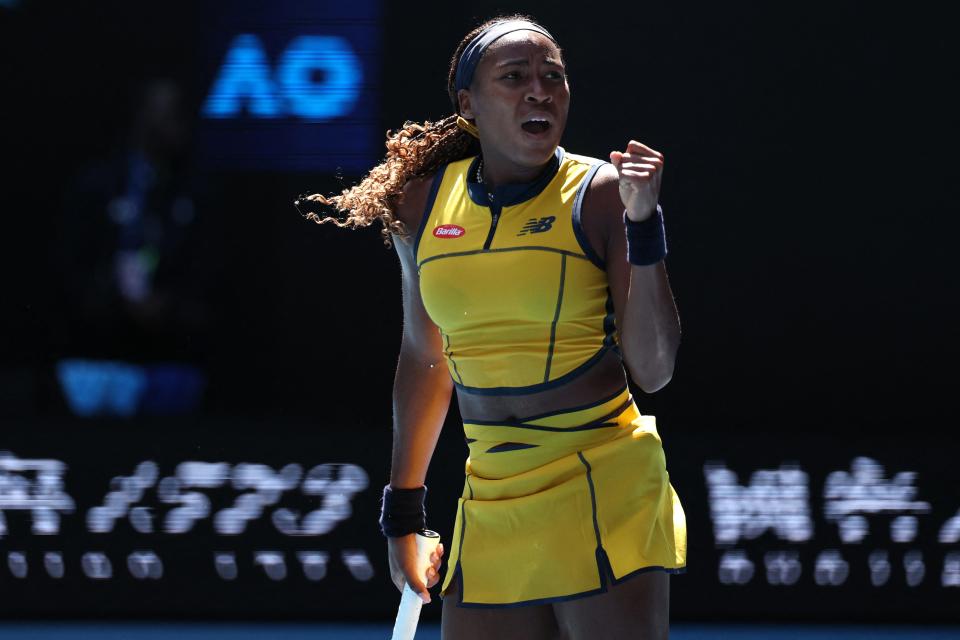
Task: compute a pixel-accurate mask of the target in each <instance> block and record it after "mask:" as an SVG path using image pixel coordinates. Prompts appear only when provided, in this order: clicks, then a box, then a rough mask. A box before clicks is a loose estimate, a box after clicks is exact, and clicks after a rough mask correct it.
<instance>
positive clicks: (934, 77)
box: [0, 0, 960, 640]
mask: <svg viewBox="0 0 960 640" xmlns="http://www.w3.org/2000/svg"><path fill="white" fill-rule="evenodd" d="M500 10H509V11H513V10H517V11H522V12H529V13H530V14H532V15H533V16H534V17H535V18H537V19H538V20H539V21H541V22H543V23H544V24H545V25H546V26H547V27H548V28H549V29H551V31H552V32H553V33H554V34H555V35H556V36H557V38H558V39H559V41H560V44H561V45H562V46H563V48H564V52H565V55H566V57H567V63H568V70H569V74H570V84H571V91H572V104H571V115H570V121H569V124H568V128H567V131H566V133H565V137H564V142H563V146H564V147H565V148H567V149H569V150H571V151H573V152H576V153H581V154H586V155H592V156H595V157H601V158H605V157H607V154H608V152H609V151H610V150H612V149H615V148H621V147H622V146H624V145H625V143H626V141H627V140H629V139H631V138H636V139H639V140H642V141H644V142H646V143H647V144H650V145H651V146H653V147H654V148H657V149H659V150H662V151H663V152H664V153H665V155H666V158H667V166H666V172H665V176H666V177H665V178H664V182H663V193H662V203H663V206H664V209H665V213H666V216H667V230H668V236H669V241H670V250H671V254H670V256H669V257H668V258H667V264H668V268H669V270H670V276H671V282H672V285H673V289H674V292H675V294H676V297H677V304H678V307H679V310H680V315H681V320H682V324H683V331H684V335H683V345H682V347H681V350H680V355H679V361H678V368H677V371H676V375H675V376H674V379H673V380H672V382H671V383H670V384H669V385H668V386H667V387H666V388H665V389H663V390H662V391H660V392H658V393H656V394H655V395H646V394H644V393H643V392H641V391H640V390H639V389H637V390H635V393H636V395H637V403H638V405H639V407H640V409H641V411H642V412H643V413H648V414H654V415H656V416H657V422H658V427H659V430H660V433H661V435H662V437H663V440H664V444H665V447H666V451H667V460H668V468H669V470H670V474H671V479H672V482H673V484H674V486H675V487H676V489H677V491H678V493H679V494H680V496H681V498H682V499H683V501H684V506H685V508H686V511H687V517H688V520H689V526H690V554H689V570H688V573H687V574H686V575H683V576H679V577H677V578H675V579H673V583H672V584H673V587H672V602H671V607H672V619H673V621H674V626H673V635H674V637H676V638H680V639H681V640H682V639H684V638H686V639H693V638H737V639H745V638H761V637H762V638H801V637H803V638H834V637H837V638H839V637H844V638H861V637H862V638H868V637H869V638H948V637H950V638H957V637H960V475H958V470H957V469H958V466H957V457H958V456H957V439H956V436H955V434H954V431H955V423H954V422H953V420H954V419H955V418H951V416H953V415H954V414H955V399H956V391H955V384H956V380H957V376H956V362H957V358H958V356H960V348H958V339H957V331H956V327H957V319H958V314H957V298H958V296H957V295H956V282H957V277H956V276H957V271H956V269H955V268H951V267H949V264H950V263H951V260H952V259H953V258H954V255H955V248H954V244H955V238H956V236H957V231H958V230H960V226H958V223H957V219H956V217H955V215H953V214H951V213H950V211H953V210H954V209H955V203H956V201H957V199H956V195H957V194H956V191H957V181H956V179H955V174H956V169H957V163H956V153H955V149H956V146H955V145H956V142H957V136H956V122H955V121H956V113H957V105H956V103H955V101H954V99H953V97H952V94H953V86H952V85H953V84H955V82H954V81H950V80H949V78H950V77H954V75H955V73H956V68H955V61H956V59H957V41H956V37H955V34H954V33H953V27H952V23H951V22H950V21H949V20H947V19H946V17H945V16H944V15H939V14H937V13H936V12H934V11H933V10H932V9H924V8H921V7H919V6H918V7H903V6H900V7H894V6H890V7H886V6H885V5H881V4H875V5H864V4H862V3H848V2H842V3H831V4H825V5H811V4H809V3H791V4H788V5H784V4H782V3H774V4H769V5H763V6H759V5H755V4H748V3H740V4H729V3H700V4H697V5H675V4H668V3H662V2H651V3H635V4H630V5H623V6H621V5H616V6H613V5H611V6H610V7H604V8H602V9H597V10H593V11H590V10H587V11H584V10H583V9H582V8H580V7H576V8H575V9H574V10H571V9H570V8H566V7H563V6H561V5H560V4H559V3H547V2H541V3H519V4H516V5H513V6H504V5H502V4H500V3H488V2H473V3H470V4H469V5H464V6H460V5H450V4H449V3H443V2H439V1H428V2H421V3H399V2H396V3H394V2H381V1H378V0H354V1H353V2H350V3H333V2H326V1H318V2H309V3H308V2H298V1H293V0H274V1H273V2H246V1H245V2H216V1H213V0H204V1H202V2H187V1H184V0H172V1H169V0H168V1H166V2H157V1H144V2H137V3H129V2H117V1H112V0H111V1H104V0H97V1H95V2H90V3H69V2H43V1H40V0H5V1H3V2H0V70H2V74H3V75H2V77H3V99H2V101H0V115H2V124H0V131H2V134H0V135H2V138H0V141H2V149H3V152H4V156H5V157H7V166H8V169H7V170H5V171H4V180H3V184H4V189H3V192H4V195H5V201H6V206H5V209H6V215H5V216H4V219H3V220H4V232H3V233H2V237H3V238H4V240H5V241H6V242H4V245H5V247H6V250H5V251H4V252H3V253H4V258H5V260H4V267H5V268H4V293H5V295H4V296H3V297H4V305H3V308H4V309H5V311H4V313H3V321H4V323H5V325H6V326H5V330H4V331H3V333H2V335H3V341H2V343H0V344H2V345H3V347H2V351H0V353H2V360H0V594H2V597H0V634H2V635H3V637H10V638H27V637H30V638H85V637H88V636H89V637H97V638H113V637H117V638H119V637H124V638H126V637H136V638H166V637H178V638H181V639H187V638H205V639H206V638H216V637H221V636H223V637H226V636H229V637H231V638H234V639H238V638H244V637H248V636H250V637H253V635H254V634H257V637H260V636H268V637H276V638H291V639H293V638H301V637H303V638H305V637H308V636H309V637H311V638H323V637H330V638H367V637H370V638H374V637H386V634H387V631H388V629H389V626H390V621H391V620H392V616H393V615H394V613H395V611H396V605H397V602H398V597H397V593H396V590H395V589H394V587H393V586H392V584H391V583H390V581H389V578H388V575H387V564H386V555H385V544H384V543H383V540H382V537H381V536H380V534H379V531H378V529H377V525H376V519H377V515H378V510H379V505H378V498H379V493H380V488H381V487H382V486H383V484H385V483H386V481H387V479H388V474H389V460H390V446H391V432H390V429H391V427H390V425H391V401H390V394H391V388H392V381H393V373H394V365H395V362H396V356H397V352H398V347H399V340H400V327H401V315H400V286H399V284H400V283H399V265H398V263H397V260H396V258H395V254H394V253H393V252H392V251H391V250H388V249H386V248H385V247H384V246H383V245H382V243H381V240H380V236H379V229H367V230H362V231H358V232H347V231H343V230H340V229H336V228H334V227H332V226H331V225H326V226H318V225H315V224H313V223H310V222H307V221H305V220H304V219H303V218H301V217H300V216H299V215H298V214H297V212H296V210H295V209H294V208H293V206H292V201H293V199H294V198H295V197H296V196H297V195H298V194H300V193H302V192H305V191H320V192H324V193H332V192H336V191H339V190H340V189H343V188H344V187H346V186H349V185H351V184H353V183H355V182H356V181H357V180H358V179H359V178H360V177H361V176H362V175H363V172H364V171H365V170H366V169H367V168H369V167H371V166H372V165H373V164H374V163H376V162H377V161H378V160H379V159H380V158H381V157H382V155H383V152H384V149H383V139H384V133H385V131H386V130H387V129H393V128H396V127H398V126H400V125H401V124H402V123H403V122H404V121H405V120H408V119H409V120H417V121H422V120H424V119H431V120H432V119H439V118H442V117H444V116H446V115H448V114H449V113H450V112H451V107H450V104H449V102H448V99H447V96H446V69H447V64H448V60H449V56H450V55H451V53H452V51H453V48H454V46H455V45H456V43H457V42H458V41H459V39H460V37H461V36H462V35H463V33H465V32H466V31H467V30H468V29H469V28H471V27H472V26H473V25H474V24H475V23H476V22H478V21H480V20H482V19H485V18H487V17H489V16H491V15H493V14H495V13H497V12H498V11H500ZM457 417H458V414H457V412H456V407H455V405H454V407H453V408H452V410H451V413H450V417H449V418H448V422H447V425H446V427H445V429H444V433H443V435H442V437H441V442H440V444H439V446H438V449H437V452H436V455H435V457H434V462H433V464H432V466H431V469H430V474H429V476H428V479H427V484H428V485H429V486H430V494H429V497H428V513H429V516H430V519H429V522H430V526H431V527H432V528H434V529H436V530H437V531H438V532H440V534H441V535H442V536H443V539H444V540H449V539H450V533H451V530H452V526H453V517H454V507H455V505H456V497H457V495H458V494H459V489H460V487H461V484H462V482H461V478H462V473H463V466H462V465H463V461H464V458H465V455H466V448H465V446H464V444H463V438H462V432H461V427H460V425H459V424H458V422H457ZM434 602H435V603H436V602H439V599H438V598H436V597H435V600H434ZM422 621H423V622H422V625H423V627H422V634H421V635H420V636H418V637H426V638H429V637H434V638H439V631H438V629H439V627H438V626H437V623H438V621H439V605H437V604H433V605H430V606H427V607H425V608H424V611H423V615H422ZM291 623H295V624H293V625H292V626H291ZM431 634H432V635H431Z"/></svg>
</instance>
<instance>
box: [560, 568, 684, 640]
mask: <svg viewBox="0 0 960 640" xmlns="http://www.w3.org/2000/svg"><path fill="white" fill-rule="evenodd" d="M553 609H554V611H555V612H556V616H557V622H558V624H559V625H560V628H561V629H562V630H563V633H564V637H566V638H570V640H586V639H588V638H589V640H621V639H624V638H631V639H637V640H665V639H666V638H667V637H668V635H669V631H670V574H668V573H666V572H665V571H658V570H653V571H649V572H646V573H641V574H639V575H635V576H633V577H632V578H627V580H625V581H624V582H621V583H620V584H617V585H612V586H611V587H610V588H609V589H608V590H607V592H606V593H600V594H597V595H594V596H588V597H586V598H577V599H575V600H568V601H567V602H555V603H554V604H553Z"/></svg>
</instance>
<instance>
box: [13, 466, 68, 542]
mask: <svg viewBox="0 0 960 640" xmlns="http://www.w3.org/2000/svg"><path fill="white" fill-rule="evenodd" d="M66 469H67V465H66V464H64V463H63V462H61V461H59V460H44V459H27V458H18V457H17V456H15V455H13V454H12V453H10V452H9V451H0V538H2V537H3V536H5V535H6V534H7V527H8V525H7V519H6V517H5V515H4V512H5V511H30V513H31V515H32V517H33V533H35V534H38V535H55V534H58V533H60V514H61V513H73V511H74V508H75V505H74V502H73V498H71V497H70V496H69V495H67V494H66V493H65V492H64V489H63V475H64V473H65V472H66Z"/></svg>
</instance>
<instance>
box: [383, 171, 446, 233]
mask: <svg viewBox="0 0 960 640" xmlns="http://www.w3.org/2000/svg"><path fill="white" fill-rule="evenodd" d="M435 175H436V172H432V173H429V174H427V175H425V176H420V177H416V178H410V179H409V180H407V182H406V184H404V185H403V189H402V190H401V191H400V195H399V197H398V198H397V201H396V205H395V207H394V210H393V213H394V215H395V216H396V217H397V219H398V220H400V222H402V223H403V226H404V227H406V228H407V236H406V238H412V237H413V236H414V235H415V234H416V232H417V229H418V228H419V227H420V221H421V219H422V218H423V214H424V208H425V207H426V205H427V196H428V194H429V193H430V186H431V185H432V184H433V178H434V176H435Z"/></svg>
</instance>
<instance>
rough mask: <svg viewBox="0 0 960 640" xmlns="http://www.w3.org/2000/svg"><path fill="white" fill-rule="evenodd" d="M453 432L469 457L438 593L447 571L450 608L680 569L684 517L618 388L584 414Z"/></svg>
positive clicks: (657, 445)
mask: <svg viewBox="0 0 960 640" xmlns="http://www.w3.org/2000/svg"><path fill="white" fill-rule="evenodd" d="M464 430H465V433H466V436H467V439H468V442H469V447H470V456H469V457H468V458H467V461H466V481H465V483H464V489H463V494H462V496H461V498H460V499H459V500H458V505H457V517H456V524H455V528H454V537H453V540H452V541H451V544H450V546H449V547H448V549H449V550H450V556H449V559H448V563H447V572H446V575H445V576H444V581H443V585H442V590H441V596H442V595H445V594H446V591H447V588H448V587H449V585H450V582H451V580H452V578H453V576H454V575H455V573H459V574H460V581H461V590H460V598H461V600H460V602H459V603H458V604H460V605H462V606H477V607H485V606H486V607H497V606H509V605H518V604H532V603H536V602H549V601H556V600H563V599H568V598H571V597H578V596H584V595H588V594H591V593H599V592H603V591H606V589H607V588H608V586H609V584H610V583H611V581H612V582H613V583H617V582H619V581H621V580H624V579H626V578H627V577H629V576H631V575H634V574H636V573H638V572H642V571H645V570H651V569H663V570H666V571H670V572H677V571H680V570H682V569H683V568H684V567H685V565H686V546H687V542H686V520H685V517H684V513H683V507H682V506H681V504H680V500H679V498H678V497H677V494H676V492H675V491H674V490H673V486H672V485H671V484H670V478H669V474H668V473H667V470H666V463H665V458H664V453H663V447H662V443H661V440H660V436H659V434H658V433H657V428H656V421H655V419H654V417H653V416H642V415H640V412H639V411H638V410H637V407H636V405H635V404H634V402H633V398H632V397H630V393H629V390H628V389H626V388H624V389H623V390H622V391H621V392H619V393H618V394H617V395H616V396H614V397H612V398H609V399H606V400H605V401H602V402H599V403H596V404H595V405H593V406H589V407H586V408H583V409H579V410H575V411H567V412H560V413H556V414H554V415H546V416H544V417H541V418H532V419H528V420H524V421H522V422H518V423H510V424H507V423H497V424H489V423H476V422H465V423H464ZM507 443H512V444H507ZM525 445H532V446H526V447H525V448H519V447H524V446H525ZM512 447H517V448H514V449H512V450H510V449H511V448H512ZM496 448H501V449H504V448H506V449H507V450H500V451H496ZM490 449H495V450H494V451H493V452H491V451H490ZM611 572H612V575H610V573H611Z"/></svg>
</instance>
